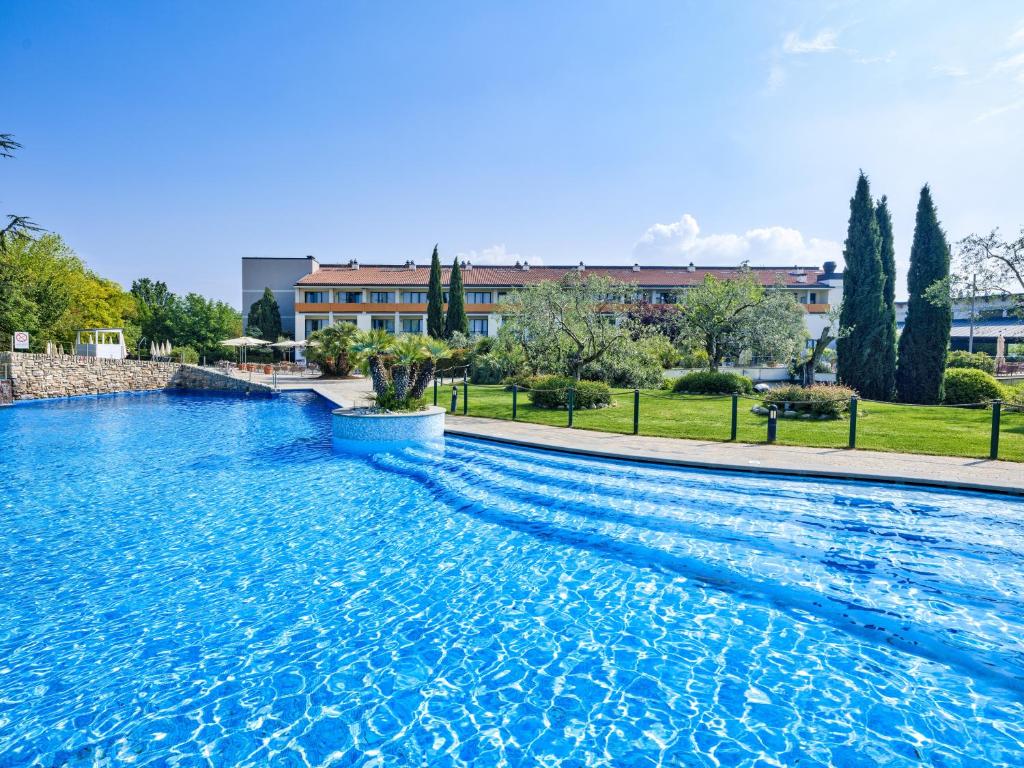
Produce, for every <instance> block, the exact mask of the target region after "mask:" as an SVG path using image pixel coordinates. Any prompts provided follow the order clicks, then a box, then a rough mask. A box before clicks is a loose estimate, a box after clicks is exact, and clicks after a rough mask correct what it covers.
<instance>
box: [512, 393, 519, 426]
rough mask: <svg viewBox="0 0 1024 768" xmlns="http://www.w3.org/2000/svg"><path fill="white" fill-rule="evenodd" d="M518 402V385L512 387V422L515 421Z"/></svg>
mask: <svg viewBox="0 0 1024 768" xmlns="http://www.w3.org/2000/svg"><path fill="white" fill-rule="evenodd" d="M518 400H519V385H518V384H513V385H512V421H515V420H516V405H517V401H518Z"/></svg>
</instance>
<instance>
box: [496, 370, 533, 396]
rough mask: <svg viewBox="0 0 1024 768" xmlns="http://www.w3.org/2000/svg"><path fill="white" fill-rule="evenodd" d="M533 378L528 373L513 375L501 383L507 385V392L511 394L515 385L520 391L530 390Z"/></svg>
mask: <svg viewBox="0 0 1024 768" xmlns="http://www.w3.org/2000/svg"><path fill="white" fill-rule="evenodd" d="M533 378H534V377H533V376H531V375H530V374H528V373H513V374H512V375H511V376H506V377H505V378H504V379H502V380H501V383H502V384H504V385H505V390H506V391H508V392H511V391H512V385H513V384H514V385H516V386H517V387H519V388H520V389H529V388H530V383H531V382H532V381H533Z"/></svg>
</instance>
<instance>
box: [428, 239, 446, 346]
mask: <svg viewBox="0 0 1024 768" xmlns="http://www.w3.org/2000/svg"><path fill="white" fill-rule="evenodd" d="M427 333H428V334H429V335H430V336H431V337H432V338H435V339H440V338H443V337H444V293H443V292H442V290H441V257H440V256H438V255H437V246H436V245H435V246H434V255H433V256H431V257H430V283H429V285H428V286H427Z"/></svg>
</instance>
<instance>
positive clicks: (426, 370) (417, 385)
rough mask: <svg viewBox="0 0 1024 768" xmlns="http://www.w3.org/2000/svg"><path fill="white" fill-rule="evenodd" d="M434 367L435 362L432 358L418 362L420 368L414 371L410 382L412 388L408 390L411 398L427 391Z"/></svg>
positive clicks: (421, 395) (420, 395)
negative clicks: (414, 373)
mask: <svg viewBox="0 0 1024 768" xmlns="http://www.w3.org/2000/svg"><path fill="white" fill-rule="evenodd" d="M434 369H435V364H434V361H433V360H426V361H424V362H423V363H421V364H420V369H419V371H417V372H416V376H415V377H414V379H413V382H412V390H411V391H410V392H409V396H410V397H412V398H413V399H416V398H420V397H423V393H424V392H426V391H427V387H428V386H429V385H430V381H431V380H432V379H433V378H434Z"/></svg>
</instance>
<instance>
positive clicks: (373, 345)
mask: <svg viewBox="0 0 1024 768" xmlns="http://www.w3.org/2000/svg"><path fill="white" fill-rule="evenodd" d="M394 344H395V337H394V336H392V335H391V334H390V333H388V332H387V331H381V330H377V331H362V332H360V333H359V334H358V335H356V337H355V339H354V340H353V341H352V344H351V345H350V346H349V349H350V350H351V352H352V353H353V354H355V355H357V356H358V357H359V359H360V360H365V361H366V365H367V367H368V368H369V369H370V377H371V379H372V380H373V391H374V392H376V393H377V396H378V397H380V396H381V395H383V394H385V393H386V392H387V391H388V385H389V384H390V383H391V382H390V381H389V378H388V369H387V367H386V366H385V365H384V358H385V357H386V356H387V355H389V354H391V350H392V348H393V347H394Z"/></svg>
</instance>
